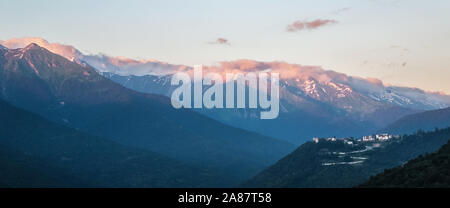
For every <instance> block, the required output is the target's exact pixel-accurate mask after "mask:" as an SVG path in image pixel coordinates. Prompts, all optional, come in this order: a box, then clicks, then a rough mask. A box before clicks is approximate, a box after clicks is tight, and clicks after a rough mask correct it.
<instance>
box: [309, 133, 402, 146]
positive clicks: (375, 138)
mask: <svg viewBox="0 0 450 208" xmlns="http://www.w3.org/2000/svg"><path fill="white" fill-rule="evenodd" d="M398 138H400V136H399V135H391V134H386V133H384V134H374V135H368V136H363V137H362V138H360V139H353V138H339V139H338V138H336V137H329V138H325V140H326V141H332V142H335V141H337V140H339V141H343V142H344V143H346V144H349V145H352V144H354V143H355V142H361V141H362V142H375V141H378V142H384V141H388V140H390V139H398ZM320 140H321V139H320V138H318V137H314V138H313V141H314V142H315V143H319V141H320Z"/></svg>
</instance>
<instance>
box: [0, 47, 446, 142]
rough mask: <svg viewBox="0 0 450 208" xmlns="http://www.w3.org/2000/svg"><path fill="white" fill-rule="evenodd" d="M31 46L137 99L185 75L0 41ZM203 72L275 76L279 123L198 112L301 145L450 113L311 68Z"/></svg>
mask: <svg viewBox="0 0 450 208" xmlns="http://www.w3.org/2000/svg"><path fill="white" fill-rule="evenodd" d="M31 42H37V43H38V44H40V45H41V46H43V47H45V48H47V49H48V50H50V51H52V52H54V53H57V54H59V55H61V56H63V57H65V58H67V59H68V60H71V61H72V62H75V63H79V64H85V65H89V66H92V67H93V68H94V69H95V70H96V71H97V72H99V73H100V74H102V75H103V76H105V77H107V78H108V79H111V80H112V81H114V82H116V83H119V84H121V85H123V86H125V87H127V88H130V89H133V90H135V91H139V92H143V93H152V94H159V95H164V96H169V97H170V95H171V93H172V91H173V90H174V86H171V85H170V79H171V75H172V74H174V73H176V72H179V71H183V72H190V71H191V70H192V67H190V66H185V65H173V64H168V63H165V62H160V61H157V60H134V59H130V58H125V57H111V56H107V55H85V54H83V53H82V52H80V51H79V50H77V49H76V48H74V47H72V46H68V45H62V44H57V43H48V42H47V41H46V40H44V39H41V38H22V39H11V40H8V41H0V44H3V45H5V46H7V47H9V48H18V47H24V46H25V44H28V43H31ZM203 68H204V71H205V72H218V73H225V72H244V73H245V72H260V71H272V72H279V73H280V76H281V80H280V115H279V117H278V118H277V119H273V120H261V119H259V117H258V115H259V112H258V111H259V110H258V109H256V110H255V109H226V110H224V109H219V110H218V109H199V110H197V112H199V113H201V114H203V115H206V116H208V117H210V118H213V119H215V120H218V121H220V122H222V123H225V124H227V125H231V126H234V127H238V128H243V129H247V130H250V131H254V132H258V133H260V134H263V135H266V136H270V137H275V138H279V139H284V140H286V141H289V142H291V143H295V144H302V143H303V142H305V141H308V140H310V139H311V138H312V137H327V136H332V135H333V136H340V137H344V136H362V135H366V134H369V133H372V132H375V131H377V130H380V129H383V128H385V127H386V126H387V125H388V124H390V123H392V122H394V121H396V120H398V119H400V118H402V117H403V116H406V115H410V114H414V113H418V112H423V111H427V110H436V109H441V108H445V107H449V106H450V96H448V95H446V94H444V93H438V92H426V91H423V90H420V89H417V88H408V87H397V86H391V85H387V84H384V83H383V82H382V81H380V80H378V79H373V78H367V79H364V78H359V77H354V76H348V75H345V74H342V73H338V72H335V71H331V70H324V69H322V68H321V67H317V66H305V65H299V64H290V63H285V62H260V61H254V60H237V61H228V62H219V63H218V64H217V65H211V66H204V67H203Z"/></svg>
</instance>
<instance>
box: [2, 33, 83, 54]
mask: <svg viewBox="0 0 450 208" xmlns="http://www.w3.org/2000/svg"><path fill="white" fill-rule="evenodd" d="M31 43H36V44H38V45H39V46H41V47H44V48H46V49H47V50H49V51H51V52H52V53H56V54H59V55H60V56H63V57H65V58H67V59H69V60H74V59H78V58H80V57H81V56H82V54H81V52H80V51H78V50H77V49H75V48H74V47H73V46H70V45H63V44H59V43H49V42H48V41H47V40H45V39H43V38H38V37H26V38H13V39H10V40H7V41H1V40H0V44H2V45H3V46H5V47H7V48H11V49H14V48H24V47H26V46H27V45H29V44H31Z"/></svg>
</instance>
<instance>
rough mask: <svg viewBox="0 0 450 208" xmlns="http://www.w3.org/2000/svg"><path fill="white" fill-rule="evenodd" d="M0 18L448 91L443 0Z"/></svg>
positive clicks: (58, 36)
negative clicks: (307, 66)
mask: <svg viewBox="0 0 450 208" xmlns="http://www.w3.org/2000/svg"><path fill="white" fill-rule="evenodd" d="M0 19H1V24H0V40H7V39H10V38H14V37H30V36H31V37H42V38H44V39H47V40H48V41H50V42H59V43H64V44H69V45H73V46H75V47H76V48H78V49H80V50H81V51H83V52H85V53H100V52H101V53H105V54H108V55H113V56H126V57H130V58H138V59H157V60H160V61H166V62H169V63H174V64H187V65H194V64H211V63H215V62H218V61H230V60H236V59H255V60H258V61H287V62H289V63H298V64H304V65H318V66H322V67H323V68H325V69H331V70H335V71H338V72H343V73H346V74H349V75H356V76H361V77H375V78H379V79H381V80H383V81H384V82H387V83H391V84H396V85H405V86H413V87H419V88H422V89H425V90H432V91H445V92H447V93H450V81H449V78H450V52H449V49H450V21H449V20H450V1H448V0H430V1H425V0H327V1H325V0H315V1H299V0H296V1H294V0H292V1H273V0H272V1H266V0H257V1H243V0H226V1H214V0H204V1H186V0H179V1H170V0H167V1H149V0H145V1H144V0H142V1H133V0H127V1H113V0H104V1H98V0H97V1H81V0H78V1H69V0H67V1H61V0H54V1H44V0H40V1H35V0H29V1H25V0H10V1H7V0H0ZM289 25H290V28H291V29H290V30H288V26H289ZM219 38H222V39H219Z"/></svg>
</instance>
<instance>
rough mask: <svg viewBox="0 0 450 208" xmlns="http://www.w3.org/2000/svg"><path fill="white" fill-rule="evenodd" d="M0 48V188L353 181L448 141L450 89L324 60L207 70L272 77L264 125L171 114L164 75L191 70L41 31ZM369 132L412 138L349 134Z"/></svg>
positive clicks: (228, 113) (249, 119)
mask: <svg viewBox="0 0 450 208" xmlns="http://www.w3.org/2000/svg"><path fill="white" fill-rule="evenodd" d="M35 42H36V43H35ZM25 43H27V44H26V45H24V44H25ZM28 43H29V44H28ZM0 44H2V45H4V46H6V47H3V46H2V45H0V114H1V118H2V119H1V120H0V122H1V123H0V128H1V130H2V131H1V132H2V133H1V134H0V156H1V157H0V158H1V159H0V160H1V161H0V166H1V168H2V170H4V171H3V172H1V173H0V178H1V180H0V186H4V187H30V186H32V187H230V186H236V185H238V184H241V185H242V186H244V187H353V186H357V185H358V184H361V183H363V182H365V181H367V180H368V179H369V177H370V176H373V175H375V174H377V173H381V172H383V171H384V170H385V169H389V168H394V167H396V166H399V165H403V164H405V163H406V162H407V161H408V160H411V159H413V158H415V157H417V156H419V155H421V154H425V153H428V152H433V151H436V150H437V149H438V148H439V147H441V146H442V145H443V144H445V143H446V142H447V141H448V139H449V138H450V133H449V132H450V130H449V129H448V128H447V129H442V130H438V129H436V128H446V127H448V126H450V120H449V119H448V118H450V116H449V115H448V114H449V113H450V111H449V109H450V108H449V107H448V106H450V96H448V95H446V94H444V93H438V92H425V91H423V90H420V89H416V88H407V87H396V86H390V85H387V84H384V83H382V82H381V81H380V80H377V79H371V78H368V79H363V78H359V77H353V76H347V75H345V74H342V73H337V72H334V71H330V70H324V69H322V68H321V67H316V66H303V65H298V64H289V63H285V62H259V61H254V60H237V61H229V62H220V63H219V64H217V65H211V66H205V67H204V71H206V72H216V73H226V72H234V73H241V72H244V73H245V72H260V71H264V72H270V71H272V72H279V73H280V75H281V80H280V95H281V96H280V115H279V117H278V118H276V119H273V120H261V119H259V113H260V112H259V111H260V110H261V109H195V110H191V109H174V108H173V107H172V106H171V104H170V99H169V98H168V96H170V95H171V93H172V91H173V90H174V86H171V85H170V80H171V76H172V75H173V74H174V73H176V72H179V71H183V72H188V73H190V72H191V70H192V67H190V66H185V65H173V64H168V63H164V62H160V61H156V60H133V59H129V58H124V57H110V56H107V55H85V54H83V53H81V52H80V51H79V50H77V49H75V48H74V47H72V46H67V45H61V44H56V43H48V42H47V41H45V40H43V39H40V38H24V39H12V40H8V41H0ZM418 129H422V130H433V129H436V130H435V131H434V132H423V131H422V130H421V131H418V132H417V130H418ZM374 132H378V133H385V132H388V133H391V134H411V133H414V132H416V133H414V134H412V135H403V136H399V137H397V136H392V135H391V136H392V137H389V138H391V139H389V140H387V141H384V140H383V141H381V140H380V141H365V140H358V139H354V137H361V136H363V135H369V134H372V133H374ZM312 137H315V142H307V141H309V140H310V139H311V138H312ZM318 137H323V138H322V139H318ZM336 137H344V138H345V139H336ZM324 138H328V139H324ZM298 144H302V145H301V146H300V147H298V148H297V145H298ZM296 148H297V149H296ZM292 151H293V152H292ZM289 153H290V154H289ZM286 155H287V156H286ZM277 161H278V162H277ZM414 167H415V166H414Z"/></svg>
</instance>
